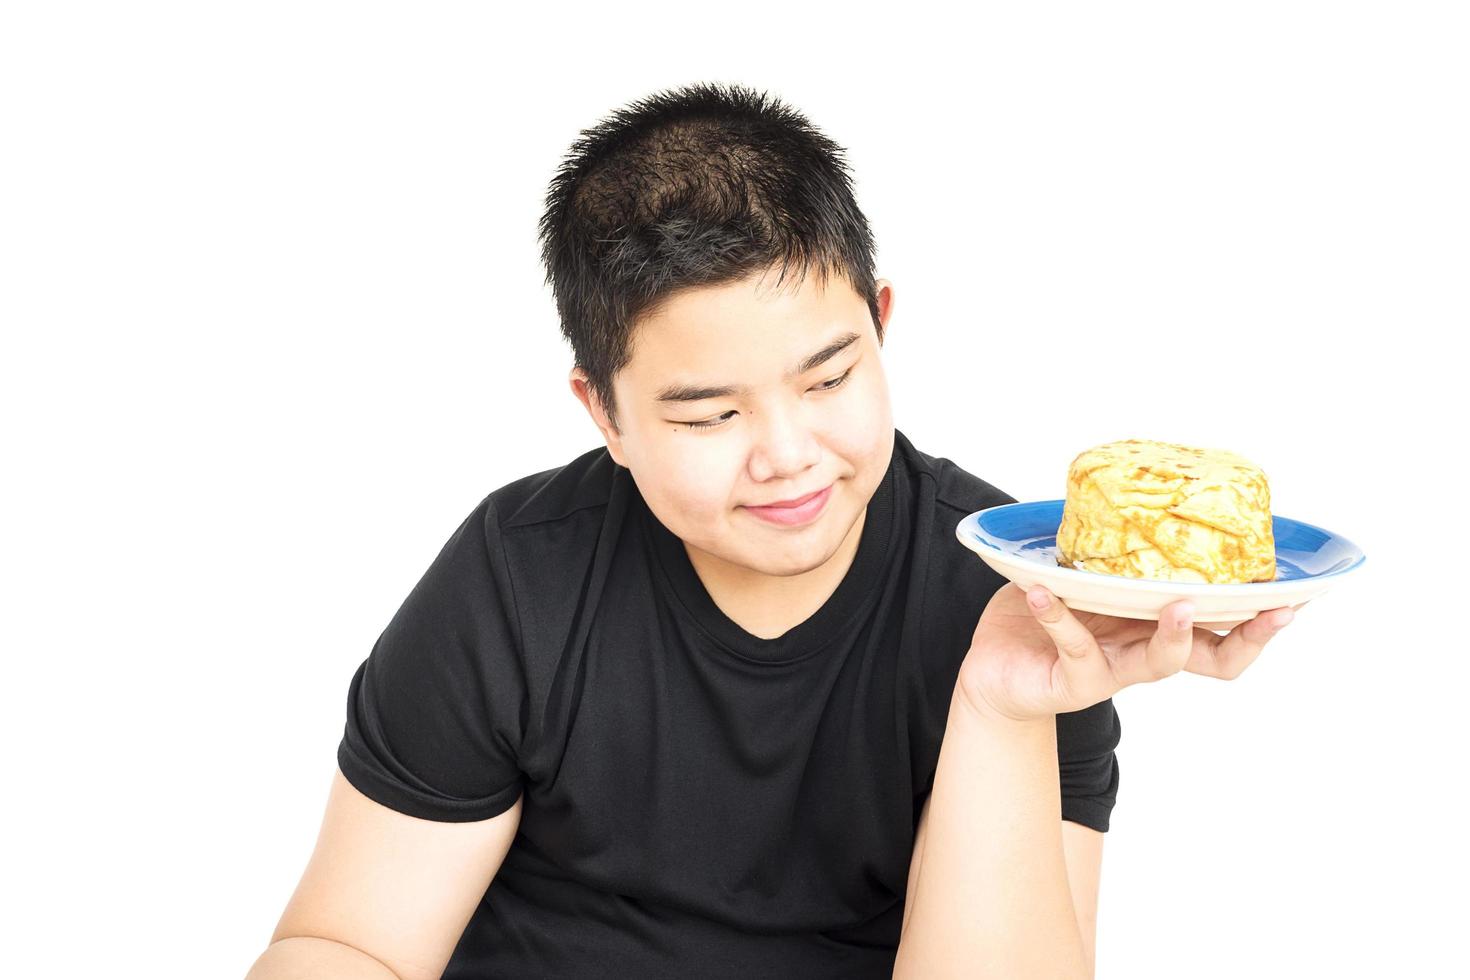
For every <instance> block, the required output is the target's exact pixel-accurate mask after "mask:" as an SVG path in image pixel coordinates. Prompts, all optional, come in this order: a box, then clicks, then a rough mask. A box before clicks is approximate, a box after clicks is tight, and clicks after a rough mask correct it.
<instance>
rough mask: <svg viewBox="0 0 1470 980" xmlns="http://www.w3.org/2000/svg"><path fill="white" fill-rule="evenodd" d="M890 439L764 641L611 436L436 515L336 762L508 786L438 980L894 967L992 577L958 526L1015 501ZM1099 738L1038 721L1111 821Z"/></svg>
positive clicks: (1069, 804)
mask: <svg viewBox="0 0 1470 980" xmlns="http://www.w3.org/2000/svg"><path fill="white" fill-rule="evenodd" d="M894 435H895V438H894V452H893V457H892V460H891V461H890V465H889V468H888V471H887V474H886V475H885V477H884V479H883V482H882V483H881V484H880V486H879V488H878V489H877V491H876V492H875V493H874V495H873V497H872V499H871V500H870V501H869V503H868V510H867V517H866V519H865V522H864V525H863V529H862V535H861V538H860V541H859V545H858V549H857V553H856V555H855V557H854V559H853V562H852V566H851V567H850V569H849V570H848V572H847V574H846V577H845V578H843V580H842V582H841V584H840V585H839V586H838V587H837V590H836V591H835V592H834V593H833V594H832V596H831V597H830V598H829V599H828V600H827V602H826V604H825V605H823V606H822V607H821V608H820V609H818V610H817V611H816V612H815V613H814V614H812V616H811V617H810V618H808V619H807V620H805V621H804V622H802V623H801V624H799V625H797V626H795V627H793V628H792V629H790V630H789V631H787V632H786V633H784V634H782V635H781V636H779V637H776V638H774V639H766V638H761V637H757V636H754V635H752V634H750V633H748V632H746V631H745V630H744V629H742V628H741V627H740V626H739V625H738V624H736V623H735V622H734V621H733V620H731V619H730V618H729V617H728V616H726V615H725V614H724V613H723V612H722V611H721V610H720V608H719V607H718V606H717V605H715V603H714V601H713V600H712V599H711V598H710V596H709V594H708V592H706V591H705V589H704V586H703V584H702V582H701V581H700V579H699V577H698V576H697V574H696V573H695V571H694V568H693V566H692V565H691V564H690V563H689V558H688V555H687V553H686V552H685V551H684V547H683V544H682V542H681V541H680V540H679V539H678V538H677V537H675V536H674V534H673V533H672V532H670V531H669V530H668V529H667V528H666V527H664V525H663V524H662V523H660V522H659V520H658V519H657V518H656V517H655V516H654V515H653V513H652V512H651V511H649V510H648V507H647V505H646V503H645V502H644V501H643V499H642V497H641V496H640V494H639V492H638V489H637V485H636V484H635V483H634V482H633V480H632V477H631V474H630V473H629V472H628V470H627V469H625V468H623V467H621V466H619V465H617V464H616V463H614V462H613V460H612V458H611V456H609V454H608V453H607V451H606V449H597V450H594V451H590V452H587V453H585V454H583V455H581V456H579V457H577V458H576V459H574V460H572V461H571V462H570V463H568V464H566V465H565V466H562V467H559V468H557V469H553V470H547V471H545V472H542V473H536V474H533V475H531V476H527V477H524V478H522V479H520V480H517V481H515V482H513V483H510V484H507V485H506V486H504V487H501V488H500V489H498V490H496V491H494V492H493V493H491V494H490V495H489V496H488V497H486V498H485V499H484V500H483V501H481V503H480V504H479V505H478V506H477V507H476V508H475V509H474V511H473V512H471V513H470V515H469V516H468V517H467V518H466V519H465V521H464V522H463V523H462V524H461V525H460V526H459V528H458V529H457V530H456V531H455V532H454V534H453V535H452V536H451V537H450V539H449V541H448V542H447V543H446V544H445V545H444V547H443V549H442V550H441V551H440V552H439V554H438V556H437V557H436V558H435V559H434V561H433V563H432V564H431V565H430V567H429V569H428V571H427V572H426V573H425V574H424V576H423V578H422V579H421V580H420V581H419V583H418V584H417V585H416V586H415V587H414V589H413V590H412V591H411V592H410V594H409V596H408V598H407V599H406V600H405V601H404V603H403V605H402V606H401V608H399V610H398V612H397V613H396V614H395V615H394V617H393V619H392V621H391V622H390V623H389V624H388V626H387V628H386V629H385V630H384V631H383V633H382V635H381V636H380V637H379V639H378V640H377V642H376V644H374V646H373V648H372V650H371V652H370V654H369V656H368V657H367V658H366V660H365V661H364V663H363V664H362V665H361V666H360V667H359V668H358V670H357V672H356V674H355V675H354V676H353V678H352V681H351V685H350V688H349V692H348V698H347V723H346V731H345V734H344V737H343V739H342V742H341V745H340V746H339V748H338V751H337V761H338V764H339V765H340V766H341V768H342V772H343V774H344V775H345V776H346V777H347V779H348V780H350V781H351V782H352V784H353V785H354V786H356V787H357V788H358V789H359V790H361V791H362V792H363V793H364V794H365V795H367V796H369V797H371V798H372V799H374V800H376V801H378V802H379V803H382V804H383V805H385V806H388V807H391V808H393V809H394V810H398V811H401V812H403V813H406V814H410V815H412V816H415V817H421V818H423V819H426V820H439V821H469V820H484V819H486V818H488V817H492V816H495V815H496V814H498V813H501V812H503V811H505V810H506V809H508V808H509V807H510V806H511V804H513V803H514V802H515V799H516V797H517V796H518V795H519V794H522V793H524V794H525V802H524V806H523V809H522V815H521V822H520V829H519V831H518V833H517V835H516V837H515V840H514V842H513V844H512V845H511V848H510V851H509V853H508V854H507V855H506V858H505V861H504V863H503V865H502V866H501V869H500V871H499V873H498V874H497V875H496V876H495V879H494V881H493V882H492V883H491V885H490V887H489V889H488V890H487V891H486V892H485V895H484V898H483V899H482V901H481V902H480V905H479V907H478V909H477V910H476V911H475V913H474V916H473V917H472V918H471V919H470V922H469V925H468V927H467V928H466V929H465V932H464V935H463V936H462V937H461V939H460V942H459V945H458V946H457V947H456V949H455V951H454V954H453V956H452V958H451V959H450V962H449V965H448V968H447V969H446V971H445V973H444V976H445V977H446V978H471V977H473V978H484V977H551V976H557V977H561V976H566V977H584V976H585V977H612V976H618V977H624V976H626V977H640V978H643V977H694V976H699V977H726V976H728V977H755V976H763V977H787V976H789V977H801V978H803V980H811V978H818V977H844V978H851V977H869V976H871V977H887V976H890V975H891V972H892V969H893V959H894V954H895V950H896V948H897V944H898V938H899V927H900V924H901V922H902V919H903V904H904V891H905V888H906V885H907V880H908V869H909V859H910V856H911V854H912V849H913V838H914V831H915V829H916V826H917V822H918V817H919V812H920V809H921V807H922V806H923V803H924V800H925V799H926V797H927V796H928V793H929V790H930V789H931V787H932V785H933V780H934V770H935V764H936V762H937V760H938V756H939V745H940V740H941V737H942V736H943V733H944V725H945V721H946V718H947V716H948V711H949V704H950V696H951V694H952V692H953V689H954V683H955V678H956V676H957V673H958V670H959V666H960V661H961V660H962V659H963V657H964V655H965V652H966V651H967V650H968V648H969V643H970V639H971V636H972V634H973V633H974V629H975V624H976V623H977V621H978V620H979V617H980V613H981V611H982V610H983V609H984V608H985V605H986V603H987V602H988V601H989V600H990V597H991V595H992V594H993V593H994V592H995V590H996V589H998V588H1000V587H1001V586H1002V585H1004V584H1005V580H1004V579H1003V578H1001V577H1000V576H999V575H997V574H996V573H995V572H993V571H992V570H991V569H990V568H989V567H988V566H987V565H985V563H984V562H982V561H980V559H979V558H978V557H976V556H975V555H974V554H972V553H971V552H969V551H968V550H966V549H965V548H964V546H962V545H961V544H960V543H959V541H957V540H956V539H955V534H954V528H955V525H956V524H957V523H958V522H959V521H960V519H961V518H963V517H964V516H965V515H967V514H969V513H971V512H973V511H976V510H979V509H981V508H983V507H989V506H992V505H994V504H1000V503H1011V502H1013V500H1014V498H1012V497H1010V496H1008V495H1006V494H1005V493H1003V492H1001V491H1000V490H998V489H996V488H995V487H993V486H991V485H990V484H988V483H986V482H985V481H983V480H981V479H979V478H977V477H975V476H972V475H970V474H969V473H967V472H965V471H964V470H962V469H960V468H959V467H958V466H956V465H955V464H954V463H953V462H951V461H950V460H948V459H944V458H935V457H931V456H928V455H925V454H923V453H921V452H919V451H917V450H916V449H915V448H914V447H913V445H912V444H911V443H910V442H909V440H908V439H907V438H906V437H904V435H903V434H902V433H901V432H898V431H895V433H894ZM1119 732H1120V728H1119V723H1118V717H1117V714H1116V712H1115V711H1114V708H1113V704H1112V702H1111V701H1104V702H1102V703H1100V704H1098V705H1095V706H1094V707H1092V708H1089V709H1087V710H1085V711H1080V712H1076V713H1074V714H1068V715H1060V716H1058V718H1057V745H1058V755H1059V762H1060V770H1061V791H1062V816H1063V818H1064V819H1067V820H1072V821H1075V822H1077V823H1081V824H1085V825H1087V826H1089V827H1093V828H1095V829H1097V830H1106V829H1107V827H1108V817H1109V814H1110V812H1111V810H1112V807H1113V803H1114V800H1115V798H1116V794H1117V787H1118V764H1117V760H1116V757H1115V754H1114V750H1115V748H1116V746H1117V744H1118V739H1119ZM996 805H997V806H1004V805H1006V804H1005V801H1004V800H998V801H996Z"/></svg>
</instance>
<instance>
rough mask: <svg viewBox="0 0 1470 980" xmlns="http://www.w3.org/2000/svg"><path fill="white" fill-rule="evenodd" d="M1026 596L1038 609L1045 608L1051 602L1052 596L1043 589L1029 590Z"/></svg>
mask: <svg viewBox="0 0 1470 980" xmlns="http://www.w3.org/2000/svg"><path fill="white" fill-rule="evenodd" d="M1026 598H1027V600H1028V601H1030V603H1031V605H1033V606H1035V607H1036V608H1037V609H1045V608H1046V607H1047V606H1048V605H1050V604H1051V596H1049V595H1047V594H1046V593H1045V592H1042V591H1036V592H1028V593H1026Z"/></svg>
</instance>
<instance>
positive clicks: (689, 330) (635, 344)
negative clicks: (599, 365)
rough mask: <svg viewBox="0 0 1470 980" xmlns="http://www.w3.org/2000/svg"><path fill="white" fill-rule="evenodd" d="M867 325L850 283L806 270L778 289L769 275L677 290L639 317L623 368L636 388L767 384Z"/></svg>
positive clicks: (868, 319) (864, 308)
mask: <svg viewBox="0 0 1470 980" xmlns="http://www.w3.org/2000/svg"><path fill="white" fill-rule="evenodd" d="M864 324H868V327H869V328H871V316H870V315H869V312H868V306H867V303H866V301H864V300H863V298H862V297H861V296H859V295H858V293H857V291H856V290H854V289H853V288H852V285H851V284H850V283H849V282H848V280H847V279H846V278H845V277H843V276H840V275H836V274H830V275H828V276H827V278H826V281H825V282H821V281H819V279H818V277H817V276H816V275H815V274H813V273H809V274H808V275H806V276H803V277H801V278H800V279H799V280H797V279H795V278H794V277H788V278H787V280H786V281H785V282H784V283H782V284H780V285H779V286H778V285H777V284H776V275H775V274H774V273H771V272H768V273H766V274H765V276H764V279H762V277H761V275H760V274H753V275H751V276H749V277H747V278H745V279H742V280H739V281H737V282H731V283H722V284H719V285H713V286H699V287H694V288H690V289H685V290H681V291H679V292H678V293H675V294H673V295H672V296H670V297H668V298H667V299H666V300H665V301H664V302H662V303H661V304H660V305H659V306H658V307H657V308H656V309H654V310H651V311H649V313H648V314H646V315H645V316H643V317H641V318H640V319H639V321H638V323H637V325H636V327H635V329H634V332H633V336H632V344H631V351H630V353H631V358H630V360H629V362H628V365H627V367H626V368H625V369H624V371H625V372H626V373H627V374H628V376H629V378H630V380H633V381H635V383H637V384H638V385H639V387H640V388H644V387H649V386H654V387H662V386H664V385H666V384H668V383H669V382H670V381H673V380H676V378H675V376H677V378H678V379H684V380H690V381H708V382H713V383H726V382H729V383H745V382H748V383H764V382H766V381H768V380H779V379H780V378H781V377H783V376H785V375H787V374H788V373H789V372H790V370H791V368H792V367H793V366H795V365H796V364H797V362H798V361H799V360H802V359H805V358H808V357H809V355H812V354H815V353H817V352H818V351H819V348H822V347H824V346H825V345H827V344H832V343H835V342H837V341H840V340H842V339H843V338H844V336H845V335H847V334H850V333H852V332H854V331H856V332H858V333H860V334H863V333H865V332H866V331H865V328H864Z"/></svg>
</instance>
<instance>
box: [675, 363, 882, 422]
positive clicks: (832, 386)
mask: <svg viewBox="0 0 1470 980" xmlns="http://www.w3.org/2000/svg"><path fill="white" fill-rule="evenodd" d="M856 366H857V365H853V367H850V368H848V369H847V370H846V371H844V372H842V375H841V377H836V378H832V379H831V380H829V381H823V382H822V383H821V384H819V385H817V386H816V387H815V388H813V389H812V390H813V391H836V390H837V389H838V388H841V387H842V386H843V385H845V384H847V379H848V378H849V377H851V376H852V372H853V369H854V368H855V367H856ZM734 414H735V413H734V412H725V413H724V414H723V415H719V416H717V417H715V418H713V419H710V420H708V421H705V422H680V423H679V424H680V425H682V426H685V427H686V428H689V429H696V430H698V429H714V428H718V427H719V426H722V425H724V424H725V423H726V422H727V421H729V418H730V416H732V415H734Z"/></svg>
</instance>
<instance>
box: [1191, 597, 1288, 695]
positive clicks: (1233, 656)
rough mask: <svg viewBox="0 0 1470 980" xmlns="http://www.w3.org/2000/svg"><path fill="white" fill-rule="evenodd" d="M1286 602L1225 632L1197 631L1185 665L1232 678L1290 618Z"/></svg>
mask: <svg viewBox="0 0 1470 980" xmlns="http://www.w3.org/2000/svg"><path fill="white" fill-rule="evenodd" d="M1292 614H1293V612H1292V610H1291V609H1290V608H1288V607H1286V606H1283V607H1281V608H1279V609H1269V610H1267V611H1265V612H1263V613H1259V614H1258V615H1256V616H1255V617H1254V618H1252V619H1248V620H1246V621H1245V622H1243V623H1241V624H1240V625H1239V626H1237V627H1235V629H1233V630H1231V631H1230V632H1229V633H1227V634H1225V635H1224V636H1219V635H1217V634H1214V633H1208V634H1206V633H1203V632H1199V633H1197V634H1196V642H1195V645H1194V651H1193V653H1192V654H1191V655H1190V658H1189V663H1187V664H1185V667H1184V669H1185V670H1187V671H1189V672H1190V673H1192V674H1204V675H1206V676H1208V677H1218V678H1220V679H1221V680H1227V681H1229V680H1234V679H1235V678H1237V677H1239V676H1240V675H1241V674H1242V673H1244V672H1245V669H1246V668H1247V667H1249V666H1250V665H1251V664H1252V663H1254V662H1255V659H1256V658H1257V657H1259V656H1260V655H1261V651H1262V650H1264V649H1265V648H1266V644H1267V643H1269V642H1270V641H1271V638H1272V637H1274V636H1275V635H1276V634H1277V633H1279V632H1281V630H1283V629H1284V628H1285V627H1286V625H1287V624H1288V623H1290V622H1291V620H1292Z"/></svg>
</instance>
